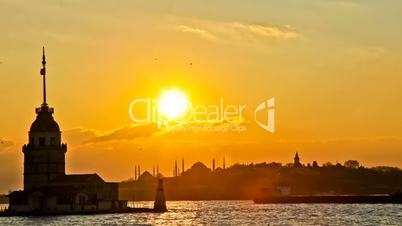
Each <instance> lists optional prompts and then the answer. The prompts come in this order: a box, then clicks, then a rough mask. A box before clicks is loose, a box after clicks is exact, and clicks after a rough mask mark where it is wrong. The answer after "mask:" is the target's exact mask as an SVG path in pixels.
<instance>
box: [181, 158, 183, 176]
mask: <svg viewBox="0 0 402 226" xmlns="http://www.w3.org/2000/svg"><path fill="white" fill-rule="evenodd" d="M183 173H184V158H183V159H182V160H181V175H183Z"/></svg>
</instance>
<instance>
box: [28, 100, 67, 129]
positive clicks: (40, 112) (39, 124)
mask: <svg viewBox="0 0 402 226" xmlns="http://www.w3.org/2000/svg"><path fill="white" fill-rule="evenodd" d="M36 113H37V116H36V119H35V121H34V122H33V123H32V125H31V129H30V132H31V133H32V132H34V133H35V132H60V127H59V125H58V124H57V122H56V121H55V120H54V118H53V115H52V114H53V108H49V107H47V106H42V107H40V108H37V109H36Z"/></svg>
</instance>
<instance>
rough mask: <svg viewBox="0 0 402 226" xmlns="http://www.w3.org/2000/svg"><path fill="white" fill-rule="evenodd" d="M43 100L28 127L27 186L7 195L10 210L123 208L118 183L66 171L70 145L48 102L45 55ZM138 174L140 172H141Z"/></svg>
mask: <svg viewBox="0 0 402 226" xmlns="http://www.w3.org/2000/svg"><path fill="white" fill-rule="evenodd" d="M42 66H43V67H42V69H41V70H40V74H41V75H42V78H43V103H42V104H41V106H40V107H39V108H36V110H35V112H36V119H35V121H34V122H33V123H32V125H31V127H30V130H29V140H28V144H25V145H24V146H23V147H22V152H23V154H24V189H23V190H22V191H14V192H12V193H10V194H9V195H8V197H9V199H10V204H9V210H10V211H12V212H15V213H25V212H32V211H34V212H36V213H65V212H78V213H79V212H85V211H89V210H91V211H97V210H99V211H102V210H112V209H124V208H126V207H127V202H126V201H119V200H118V184H117V183H108V182H105V181H104V180H103V179H102V178H101V177H100V176H98V175H97V174H80V175H68V174H66V172H65V154H66V152H67V145H66V144H64V143H62V141H61V131H60V128H59V125H58V124H57V122H56V121H55V120H54V118H53V113H54V109H53V108H51V107H49V105H48V104H47V102H46V58H45V50H44V49H43V55H42ZM138 173H139V172H138Z"/></svg>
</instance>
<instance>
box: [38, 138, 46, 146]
mask: <svg viewBox="0 0 402 226" xmlns="http://www.w3.org/2000/svg"><path fill="white" fill-rule="evenodd" d="M39 145H40V146H45V138H44V137H39Z"/></svg>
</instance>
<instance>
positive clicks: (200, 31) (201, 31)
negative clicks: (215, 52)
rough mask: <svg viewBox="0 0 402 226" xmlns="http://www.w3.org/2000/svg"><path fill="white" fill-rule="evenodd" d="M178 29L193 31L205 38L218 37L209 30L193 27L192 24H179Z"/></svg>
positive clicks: (186, 31) (185, 31)
mask: <svg viewBox="0 0 402 226" xmlns="http://www.w3.org/2000/svg"><path fill="white" fill-rule="evenodd" d="M177 29H178V30H180V31H181V32H184V33H193V34H196V35H200V36H202V37H204V38H208V39H216V37H215V36H214V35H213V34H211V33H210V32H208V31H206V30H204V29H201V28H197V27H191V26H186V25H179V26H177Z"/></svg>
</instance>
